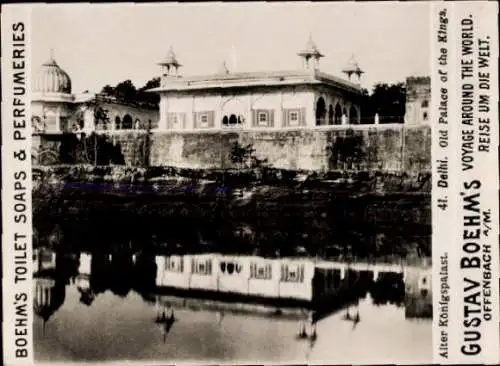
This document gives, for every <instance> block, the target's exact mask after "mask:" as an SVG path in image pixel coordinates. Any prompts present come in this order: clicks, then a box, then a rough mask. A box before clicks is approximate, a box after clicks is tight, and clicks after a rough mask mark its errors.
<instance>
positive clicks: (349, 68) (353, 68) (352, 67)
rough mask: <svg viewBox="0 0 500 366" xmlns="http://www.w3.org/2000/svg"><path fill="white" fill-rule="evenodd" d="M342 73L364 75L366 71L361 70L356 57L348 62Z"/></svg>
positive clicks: (352, 57)
mask: <svg viewBox="0 0 500 366" xmlns="http://www.w3.org/2000/svg"><path fill="white" fill-rule="evenodd" d="M342 72H344V73H346V74H363V73H364V71H363V70H361V68H360V67H359V64H358V62H357V61H356V59H355V58H354V55H353V56H351V58H350V59H349V61H348V62H347V65H346V66H345V67H344V68H343V69H342Z"/></svg>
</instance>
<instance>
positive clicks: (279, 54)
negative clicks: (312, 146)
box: [32, 2, 430, 93]
mask: <svg viewBox="0 0 500 366" xmlns="http://www.w3.org/2000/svg"><path fill="white" fill-rule="evenodd" d="M429 13H430V4H429V3H428V2H417V3H402V2H399V3H397V2H394V3H375V4H374V3H351V2H346V3H320V2H317V3H282V4H279V3H267V4H266V3H254V4H252V3H235V4H218V3H208V4H175V3H171V4H169V3H164V4H146V5H145V4H137V5H135V4H123V5H118V4H97V5H88V4H62V5H40V6H35V7H34V9H33V13H32V16H33V18H32V40H33V43H32V45H33V48H32V64H33V67H34V68H35V70H36V69H37V68H38V67H39V65H40V64H41V63H42V62H43V61H45V60H46V59H48V58H49V56H50V50H51V49H53V52H54V56H55V59H56V61H57V62H58V64H59V65H60V66H61V67H62V68H63V69H64V70H65V71H66V72H67V73H68V74H69V75H70V77H71V79H72V83H73V92H76V93H78V92H82V91H84V90H89V91H99V90H100V89H101V88H102V86H104V85H106V84H111V85H115V84H116V83H118V82H119V81H123V80H126V79H131V80H132V81H133V82H134V84H135V85H136V86H142V85H144V83H145V82H146V81H147V80H149V79H151V78H152V77H154V76H157V75H159V67H158V66H157V64H156V63H157V62H158V61H159V60H160V59H161V58H163V57H164V56H165V54H166V52H167V50H168V48H169V46H172V47H173V48H174V51H175V53H176V55H177V58H178V60H179V62H180V63H181V64H183V65H184V67H183V68H182V69H181V72H182V74H183V75H198V74H211V73H215V72H217V71H218V69H220V65H221V64H222V62H223V61H227V64H228V67H229V69H230V70H231V71H266V70H294V69H298V68H300V67H301V60H300V58H299V57H298V56H297V55H296V54H297V52H298V51H300V50H301V49H302V48H303V47H304V46H305V44H306V42H307V39H308V37H309V34H311V35H312V38H313V39H314V41H315V42H316V44H317V46H318V48H319V50H320V51H321V52H322V53H323V54H325V57H324V58H323V59H322V60H321V65H320V69H321V70H322V71H324V72H327V73H330V74H333V75H337V76H342V74H341V72H340V70H341V69H342V67H343V66H344V65H345V64H346V63H347V61H348V60H349V58H350V57H351V55H353V54H354V55H355V57H356V59H357V60H358V62H359V65H360V66H361V68H362V69H364V70H365V71H366V74H365V75H364V77H363V79H362V84H363V86H364V87H366V88H368V89H371V87H372V86H373V84H374V83H376V82H397V81H404V80H405V79H406V77H407V76H419V75H429V74H430V62H429V45H430V42H429V41H430V39H429V32H430V23H429Z"/></svg>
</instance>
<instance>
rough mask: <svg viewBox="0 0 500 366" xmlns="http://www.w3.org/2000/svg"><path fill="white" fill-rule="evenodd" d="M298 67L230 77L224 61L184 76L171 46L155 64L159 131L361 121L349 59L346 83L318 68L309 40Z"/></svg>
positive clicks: (355, 71)
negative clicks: (215, 67)
mask: <svg viewBox="0 0 500 366" xmlns="http://www.w3.org/2000/svg"><path fill="white" fill-rule="evenodd" d="M298 55H299V56H300V58H301V59H302V63H303V65H302V68H301V69H298V70H293V71H271V72H248V73H233V72H231V71H230V70H229V69H228V68H227V66H226V64H225V63H223V64H222V67H221V69H220V70H219V71H218V72H217V73H215V74H213V75H206V76H193V77H183V76H181V75H180V74H179V68H180V67H181V64H180V63H179V62H178V60H177V58H176V56H175V54H174V52H173V50H172V48H170V50H169V52H168V53H167V56H166V58H165V59H164V60H162V61H161V62H160V63H159V65H160V66H161V69H162V75H161V85H160V87H159V88H156V89H152V90H151V91H155V92H158V93H159V94H160V96H161V102H160V119H159V123H158V130H161V131H200V132H201V131H211V130H226V129H228V130H248V129H268V130H281V129H290V128H293V129H296V128H310V127H313V126H327V125H340V124H358V123H359V122H360V117H361V110H360V96H361V87H360V84H359V80H360V77H361V75H362V74H363V71H362V70H361V69H360V67H359V66H358V64H357V63H356V61H354V59H352V60H351V61H350V62H349V64H348V65H347V66H346V68H345V69H344V70H343V72H344V73H345V74H346V75H347V77H348V79H351V77H352V76H353V75H354V76H355V77H356V78H357V80H356V81H357V83H355V82H351V81H348V80H344V79H342V78H338V77H335V76H332V75H329V74H327V73H324V72H322V71H320V70H319V62H320V59H321V58H322V57H324V55H323V54H322V53H321V52H320V51H319V50H318V48H317V46H316V44H315V43H314V41H313V40H312V38H309V41H308V42H307V44H306V46H305V48H304V49H303V50H302V51H300V52H299V53H298Z"/></svg>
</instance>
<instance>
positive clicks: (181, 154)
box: [33, 125, 431, 171]
mask: <svg viewBox="0 0 500 366" xmlns="http://www.w3.org/2000/svg"><path fill="white" fill-rule="evenodd" d="M98 136H99V138H97V140H98V142H97V143H98V145H97V146H98V149H97V150H98V156H99V159H98V160H99V162H100V164H108V163H112V164H126V165H141V164H145V163H146V162H147V163H148V164H149V165H152V166H177V167H183V168H198V169H200V168H201V169H204V168H205V169H209V168H228V169H229V168H233V169H236V168H242V167H245V168H252V167H257V166H267V167H274V168H281V169H290V170H322V171H325V170H374V169H375V170H385V171H392V170H396V171H397V170H405V171H423V170H429V169H430V168H431V130H430V127H429V126H415V127H408V126H404V125H377V126H374V125H370V126H367V125H358V126H339V127H335V128H334V129H331V128H330V129H314V130H305V129H303V130H289V131H263V130H255V131H251V130H247V131H241V132H236V131H227V132H226V131H224V132H221V131H214V132H203V133H199V132H197V133H186V132H174V133H172V132H170V133H162V132H154V133H151V134H147V133H145V132H139V131H127V132H126V131H114V132H112V131H107V132H106V133H105V134H100V135H98ZM93 139H95V138H94V137H92V136H91V137H89V138H87V140H88V141H86V145H85V146H84V144H83V142H82V141H83V140H82V139H80V140H79V139H77V138H76V137H75V136H74V135H71V134H65V135H37V136H34V138H33V155H34V158H33V163H34V164H39V165H48V164H59V163H72V162H73V163H81V162H85V161H82V159H81V156H82V153H81V150H82V149H83V150H85V149H86V150H87V151H88V150H93V148H92V146H93V145H92V144H93V143H94V142H93V141H94V140H93ZM89 146H90V147H89ZM108 154H111V156H107V155H108ZM87 155H89V154H88V153H87ZM90 155H92V154H90ZM84 160H85V159H84ZM87 160H88V159H87ZM90 163H92V161H90Z"/></svg>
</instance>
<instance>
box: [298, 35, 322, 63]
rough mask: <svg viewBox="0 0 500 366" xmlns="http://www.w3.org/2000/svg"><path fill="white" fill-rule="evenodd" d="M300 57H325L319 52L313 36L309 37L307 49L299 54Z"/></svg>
mask: <svg viewBox="0 0 500 366" xmlns="http://www.w3.org/2000/svg"><path fill="white" fill-rule="evenodd" d="M299 56H302V57H318V58H319V57H323V56H324V55H323V54H322V53H321V52H319V50H318V47H317V46H316V43H315V42H314V41H313V39H312V36H311V35H309V39H308V41H307V43H306V47H305V48H304V49H303V50H302V51H300V52H299Z"/></svg>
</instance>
